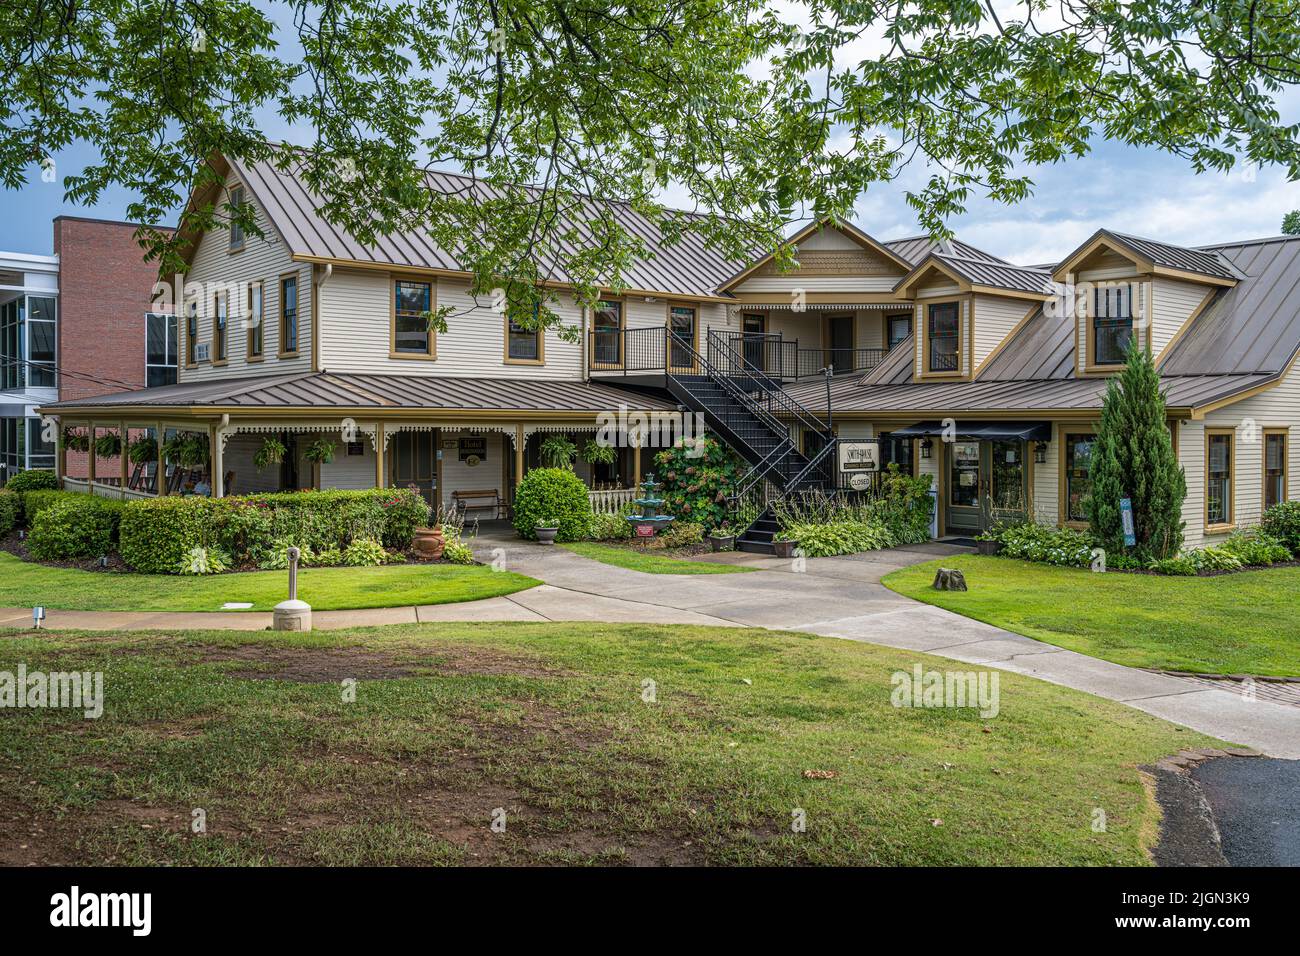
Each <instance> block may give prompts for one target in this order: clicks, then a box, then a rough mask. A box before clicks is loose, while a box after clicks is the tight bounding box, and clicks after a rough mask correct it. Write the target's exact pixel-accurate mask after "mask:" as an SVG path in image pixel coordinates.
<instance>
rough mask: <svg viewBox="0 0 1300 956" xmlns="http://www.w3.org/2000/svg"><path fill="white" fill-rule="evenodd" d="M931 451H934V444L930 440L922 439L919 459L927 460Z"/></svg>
mask: <svg viewBox="0 0 1300 956" xmlns="http://www.w3.org/2000/svg"><path fill="white" fill-rule="evenodd" d="M933 449H934V442H932V441H931V440H930V439H928V438H925V439H922V441H921V457H922V458H929V457H930V453H931V451H932V450H933Z"/></svg>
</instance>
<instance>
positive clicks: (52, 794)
mask: <svg viewBox="0 0 1300 956" xmlns="http://www.w3.org/2000/svg"><path fill="white" fill-rule="evenodd" d="M19 663H24V664H25V665H26V667H27V669H28V672H29V673H30V672H33V671H36V670H42V671H47V672H48V671H51V670H70V669H76V670H88V671H102V672H103V674H104V690H105V704H104V712H103V716H102V717H101V718H100V719H98V720H88V719H85V718H84V717H83V716H82V714H81V712H80V711H69V710H53V709H45V710H41V709H35V710H33V709H23V710H18V709H14V708H5V709H0V774H3V775H4V778H5V779H7V780H22V781H23V786H21V787H8V788H5V789H4V790H3V792H0V820H4V821H5V826H4V827H0V862H3V863H5V864H8V865H22V864H25V863H46V864H49V863H75V864H98V863H108V864H135V865H156V864H162V863H167V864H179V865H194V864H251V863H276V864H294V863H304V864H374V865H387V864H455V863H478V864H482V863H509V864H545V863H574V864H587V863H622V862H630V863H644V864H657V863H684V864H839V865H855V864H881V865H908V866H917V865H927V864H1049V865H1060V864H1088V865H1093V864H1095V865H1103V864H1137V865H1140V864H1144V863H1146V862H1147V858H1146V855H1145V848H1146V847H1148V846H1149V845H1150V843H1151V842H1152V839H1153V836H1154V834H1155V833H1156V824H1157V815H1158V810H1157V809H1156V808H1155V805H1154V803H1153V801H1152V800H1151V798H1150V796H1149V794H1148V792H1147V789H1146V788H1145V786H1144V783H1143V779H1142V777H1141V774H1140V773H1139V770H1138V767H1139V766H1142V765H1147V764H1150V763H1152V762H1153V761H1155V760H1156V759H1158V758H1159V757H1161V756H1162V755H1165V754H1169V753H1173V752H1175V751H1177V750H1178V749H1179V748H1181V747H1200V746H1212V745H1213V744H1212V742H1211V741H1209V740H1208V739H1207V738H1204V737H1201V736H1200V735H1198V734H1195V733H1193V732H1192V731H1188V730H1182V729H1179V728H1175V727H1174V726H1172V725H1170V724H1168V723H1165V722H1163V721H1160V720H1157V719H1155V718H1153V717H1150V716H1148V715H1146V714H1143V713H1140V712H1139V711H1137V710H1134V709H1132V708H1128V707H1124V706H1122V705H1120V704H1116V703H1112V702H1110V701H1105V700H1101V699H1100V698H1097V697H1093V696H1090V695H1088V694H1083V693H1079V692H1076V691H1072V690H1068V689H1066V688H1061V687H1056V686H1053V685H1051V684H1047V683H1044V682H1041V681H1035V680H1032V679H1029V678H1025V677H1021V676H1018V675H1015V674H1009V673H1003V674H1000V680H1001V687H1000V713H998V714H997V715H996V716H993V717H989V718H981V717H979V716H978V714H977V713H976V712H975V711H973V710H969V709H957V708H949V709H908V708H896V707H894V706H892V705H891V703H890V692H891V675H892V674H893V673H894V672H895V671H910V670H911V668H912V667H913V665H914V664H918V663H919V664H922V665H924V666H926V667H931V668H944V667H952V666H954V665H953V662H952V661H945V660H943V659H940V658H933V657H926V656H925V655H918V654H913V653H908V652H902V651H897V650H892V649H888V648H880V647H873V646H871V645H868V644H863V643H858V642H853V641H842V640H836V639H833V638H821V637H814V636H811V635H803V634H792V633H775V632H771V631H762V630H746V629H732V628H702V627H666V626H652V625H630V624H624V625H609V624H602V623H592V624H572V623H566V624H479V625H473V624H444V625H413V626H402V627H390V628H375V629H371V630H368V631H366V630H358V631H347V632H330V633H328V634H320V633H315V634H306V635H290V634H275V633H271V632H265V633H258V634H243V633H239V634H237V633H232V632H188V633H179V634H159V633H157V632H152V633H148V634H143V633H140V634H130V633H114V634H109V635H105V634H103V633H98V634H93V635H92V634H84V633H83V634H76V633H66V634H64V633H59V632H45V633H43V634H41V635H38V636H35V635H32V634H30V632H29V633H27V634H22V635H17V636H14V637H11V638H9V639H7V640H5V641H0V670H8V671H13V670H15V669H16V667H17V666H18V664H19ZM348 678H354V679H356V681H357V684H356V685H355V699H354V700H353V701H347V700H345V699H343V697H344V695H343V693H342V692H343V691H344V690H345V689H346V687H345V686H344V685H341V683H340V682H341V681H345V680H347V679H348ZM647 680H653V681H654V682H655V694H654V696H653V699H652V700H651V701H647V700H645V699H644V697H645V694H646V690H645V688H646V687H647V686H648V685H647V684H646V683H645V682H646V681H647ZM806 771H818V772H820V774H821V776H822V779H816V778H810V777H808V776H806V775H805V772H806ZM196 808H198V809H200V810H202V812H203V814H204V818H205V820H206V828H207V829H206V833H205V834H194V833H192V832H191V820H192V819H194V810H195V809H196ZM1097 808H1101V809H1102V810H1104V811H1105V814H1106V820H1107V826H1106V829H1105V832H1101V833H1098V832H1094V830H1093V827H1092V821H1093V819H1094V817H1095V815H1096V810H1097ZM498 810H500V811H504V814H505V816H504V818H502V817H501V816H500V814H498V815H497V818H498V819H504V821H505V829H504V832H499V833H497V832H493V831H492V829H491V822H492V819H493V814H494V812H495V811H498ZM796 811H802V812H803V815H804V819H805V820H806V829H805V831H804V832H794V831H793V830H792V826H791V824H792V821H793V820H794V815H795V813H796ZM936 821H938V822H936Z"/></svg>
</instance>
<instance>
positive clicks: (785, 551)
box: [772, 541, 799, 558]
mask: <svg viewBox="0 0 1300 956" xmlns="http://www.w3.org/2000/svg"><path fill="white" fill-rule="evenodd" d="M772 547H773V548H775V549H776V556H777V557H778V558H793V557H794V550H795V548H797V547H799V542H798V541H773V542H772Z"/></svg>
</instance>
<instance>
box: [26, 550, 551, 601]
mask: <svg viewBox="0 0 1300 956" xmlns="http://www.w3.org/2000/svg"><path fill="white" fill-rule="evenodd" d="M539 583H540V582H539V581H537V580H536V579H534V578H530V577H525V576H524V575H522V574H514V573H512V572H509V571H493V570H492V569H491V568H488V567H483V566H481V565H454V564H389V565H385V566H383V567H378V568H300V569H299V570H298V597H299V598H301V599H302V600H304V601H306V602H307V603H308V604H310V605H311V606H312V608H313V609H314V610H318V611H332V610H342V609H347V608H365V607H405V606H407V605H421V604H449V603H453V602H456V601H475V600H478V599H480V598H487V597H496V596H498V595H501V594H511V593H513V592H515V591H522V590H524V589H525V588H531V587H534V586H535V585H537V584H539ZM288 588H289V572H287V571H250V572H247V573H240V574H216V575H208V576H204V577H190V576H182V575H171V574H126V573H115V572H107V571H82V570H79V569H77V568H52V567H47V566H45V565H43V564H32V563H29V562H26V561H22V560H20V559H19V558H16V557H14V556H13V555H12V554H7V553H4V552H0V607H34V606H35V605H37V604H41V605H44V606H45V607H51V608H63V609H66V610H76V611H219V610H221V605H222V604H224V603H226V602H227V601H231V602H245V603H252V605H253V606H252V607H251V608H248V610H253V611H269V610H271V609H272V608H273V607H275V605H277V604H279V603H280V602H281V601H283V600H284V599H285V598H286V597H288Z"/></svg>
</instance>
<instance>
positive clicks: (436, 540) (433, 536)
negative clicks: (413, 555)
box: [411, 528, 447, 558]
mask: <svg viewBox="0 0 1300 956" xmlns="http://www.w3.org/2000/svg"><path fill="white" fill-rule="evenodd" d="M411 547H412V548H414V549H415V550H416V552H418V553H419V554H422V555H424V556H425V557H427V558H441V557H442V552H443V549H444V548H446V547H447V539H446V538H445V537H443V534H442V529H441V528H416V529H415V537H414V538H413V539H412V540H411Z"/></svg>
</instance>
